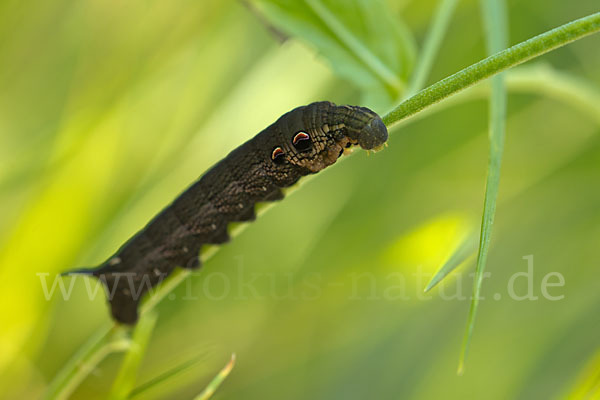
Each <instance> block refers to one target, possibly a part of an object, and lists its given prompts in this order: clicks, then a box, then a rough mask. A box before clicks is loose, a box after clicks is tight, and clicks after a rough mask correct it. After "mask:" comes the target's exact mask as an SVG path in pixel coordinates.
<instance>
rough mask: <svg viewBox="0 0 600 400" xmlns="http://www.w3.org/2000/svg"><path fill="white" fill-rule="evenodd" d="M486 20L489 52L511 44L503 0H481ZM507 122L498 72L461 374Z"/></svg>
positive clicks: (488, 238) (489, 233)
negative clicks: (477, 250)
mask: <svg viewBox="0 0 600 400" xmlns="http://www.w3.org/2000/svg"><path fill="white" fill-rule="evenodd" d="M481 4H482V9H483V20H484V22H485V24H484V26H485V27H486V31H487V35H486V37H487V47H488V52H489V53H495V52H498V51H500V50H501V49H503V48H505V47H506V45H507V43H508V33H507V26H508V24H507V16H506V9H505V7H506V5H505V4H504V0H482V1H481ZM505 125H506V86H505V84H504V77H503V75H497V76H495V77H494V78H493V79H492V93H491V97H490V131H489V136H490V137H489V139H490V154H489V164H488V174H487V182H486V186H485V199H484V204H483V217H482V222H481V235H480V239H479V253H478V255H477V266H476V268H475V278H474V282H473V298H472V299H471V307H470V310H469V317H468V321H467V327H466V331H465V335H464V337H463V344H462V349H461V352H460V361H459V364H458V373H459V374H462V373H463V371H464V367H465V360H466V357H467V354H468V352H469V344H470V342H471V337H472V335H473V326H474V324H475V316H476V315H477V307H478V305H479V294H480V293H481V284H482V282H483V273H484V271H485V266H486V261H487V255H488V250H489V247H490V241H491V237H492V226H493V224H494V215H495V213H496V201H497V199H498V188H499V186H500V166H501V163H502V153H503V150H504V133H505Z"/></svg>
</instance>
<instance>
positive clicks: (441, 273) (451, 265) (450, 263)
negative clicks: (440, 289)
mask: <svg viewBox="0 0 600 400" xmlns="http://www.w3.org/2000/svg"><path fill="white" fill-rule="evenodd" d="M476 250H477V241H476V240H475V237H474V236H473V235H467V236H466V237H465V238H464V240H463V241H462V242H461V243H460V244H459V245H458V246H457V247H456V249H455V250H454V252H453V253H452V254H451V255H450V257H448V260H446V262H445V263H444V265H442V267H441V268H440V269H439V270H438V271H437V272H436V273H435V275H434V276H433V277H432V278H431V280H430V281H429V283H428V284H427V286H426V287H425V292H428V291H430V290H431V289H433V288H434V287H435V286H436V285H437V284H438V283H440V281H441V280H442V279H444V278H445V277H446V276H448V274H449V273H450V272H452V271H454V270H455V269H456V268H457V267H458V266H459V265H461V264H463V263H464V262H465V261H466V260H467V259H468V258H470V257H471V256H473V255H474V254H475V251H476Z"/></svg>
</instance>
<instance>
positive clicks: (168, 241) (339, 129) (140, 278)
mask: <svg viewBox="0 0 600 400" xmlns="http://www.w3.org/2000/svg"><path fill="white" fill-rule="evenodd" d="M325 127H327V129H325ZM330 127H331V129H330ZM306 132H311V133H312V137H311V135H309V134H308V133H306ZM387 138H388V132H387V129H386V127H385V125H384V124H383V121H382V120H381V118H380V117H379V116H378V115H377V114H376V113H374V112H373V111H371V110H369V109H368V108H364V107H357V106H336V105H335V104H333V103H330V102H327V101H323V102H318V103H312V104H309V105H307V106H302V107H298V108H295V109H293V110H292V111H290V112H288V113H286V114H284V115H282V116H281V117H280V118H279V119H278V120H277V121H276V122H275V123H273V124H272V125H270V126H268V127H267V128H265V129H264V130H263V131H262V132H260V133H259V134H257V135H256V136H255V137H254V138H252V139H250V140H249V141H247V142H246V143H244V144H242V145H241V146H239V147H238V148H237V149H235V150H233V151H232V152H231V153H229V155H227V156H226V157H225V158H224V159H223V160H221V161H220V162H218V163H217V164H215V165H214V166H213V167H212V168H211V169H209V170H208V171H207V172H206V173H205V174H204V175H202V176H201V178H200V179H199V180H198V181H196V182H195V183H194V184H193V185H192V186H190V187H189V188H188V189H187V190H186V191H185V192H183V193H182V194H181V195H180V196H179V197H177V198H176V199H175V201H173V202H172V203H171V204H170V205H169V206H168V207H166V208H165V209H164V210H162V211H161V212H160V213H159V214H158V215H157V216H156V217H154V218H153V219H152V220H151V221H150V222H149V223H148V224H147V225H146V226H145V227H144V228H143V229H142V230H141V231H139V232H138V233H136V234H135V235H133V236H132V237H131V239H129V240H128V241H127V242H126V243H125V244H124V245H123V246H121V247H120V248H119V249H118V250H117V251H116V252H115V254H113V255H112V256H111V257H109V258H108V259H107V261H105V262H103V263H102V264H100V265H99V266H98V267H97V268H94V269H79V270H74V271H70V272H67V273H65V274H69V273H80V274H88V275H92V276H95V277H96V278H98V279H100V280H101V281H102V283H103V284H104V285H106V287H107V292H108V293H109V294H110V296H109V299H108V302H109V304H110V307H111V312H112V316H113V318H115V319H116V320H117V321H118V322H121V323H125V324H133V323H135V322H136V321H137V319H138V304H139V301H140V299H141V297H142V296H143V295H144V294H145V293H146V292H147V291H149V290H150V289H152V288H153V287H155V286H156V285H158V284H159V283H160V282H162V280H163V279H164V278H166V277H167V276H168V275H169V274H171V273H172V272H173V270H174V269H175V268H177V267H182V268H189V269H195V268H199V267H200V266H201V259H200V257H199V254H200V249H201V248H202V247H203V246H210V245H220V244H223V243H225V242H227V241H229V239H230V238H229V234H228V227H229V224H232V223H237V222H249V221H252V220H254V219H255V217H256V215H255V213H254V206H255V205H256V204H257V203H262V202H269V201H277V200H280V199H282V198H283V196H284V194H283V190H282V189H284V188H286V187H289V186H292V185H293V184H295V183H296V182H297V181H298V180H299V179H300V178H301V177H303V176H305V175H308V174H311V173H316V172H319V171H321V170H322V169H324V168H326V167H328V166H329V165H331V164H333V163H335V162H336V160H337V159H338V158H339V157H340V156H341V155H342V154H343V151H339V152H338V151H337V149H340V148H341V149H343V148H344V147H346V146H348V145H351V144H358V145H359V146H361V147H362V148H363V149H366V150H371V149H375V148H378V147H380V146H382V145H383V144H384V143H385V142H386V141H387ZM290 139H291V143H292V146H289V147H288V146H285V151H284V148H283V147H282V144H283V143H290V142H289V141H290ZM313 143H319V148H318V150H317V149H316V148H314V150H313V151H307V150H309V149H312V148H313ZM334 149H335V150H334ZM332 150H333V151H332ZM269 151H270V157H271V160H268V158H267V157H264V154H265V153H267V152H269ZM263 152H265V153H263ZM286 152H287V153H288V154H287V156H286ZM260 154H263V156H262V157H261V156H260ZM267 154H269V153H267ZM265 159H266V160H265ZM286 160H287V161H286ZM284 161H286V162H284Z"/></svg>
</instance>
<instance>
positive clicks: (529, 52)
mask: <svg viewBox="0 0 600 400" xmlns="http://www.w3.org/2000/svg"><path fill="white" fill-rule="evenodd" d="M599 30H600V12H598V13H595V14H590V15H588V16H586V17H583V18H580V19H577V20H575V21H572V22H569V23H567V24H565V25H561V26H559V27H558V28H554V29H552V30H550V31H548V32H545V33H542V34H541V35H538V36H535V37H533V38H531V39H529V40H526V41H524V42H521V43H519V44H516V45H514V46H512V47H510V48H508V49H506V50H503V51H501V52H499V53H496V54H494V55H492V56H489V57H487V58H485V59H483V60H481V61H479V62H478V63H476V64H473V65H471V66H469V67H467V68H465V69H463V70H460V71H458V72H457V73H455V74H453V75H450V76H449V77H447V78H444V79H442V80H441V81H439V82H437V83H434V84H433V85H431V86H429V87H428V88H426V89H423V90H421V91H420V92H419V93H417V94H416V95H414V96H413V97H411V98H409V99H408V100H406V101H404V102H402V103H401V104H400V105H399V106H398V107H396V108H395V109H393V110H392V111H390V112H389V113H388V114H386V115H385V116H384V117H383V122H384V123H385V124H386V125H387V126H388V127H389V126H391V125H393V124H395V123H397V122H398V121H400V120H403V119H405V118H408V117H410V116H412V115H414V114H416V113H418V112H419V111H422V110H424V109H426V108H428V107H430V106H432V105H433V104H435V103H437V102H439V101H441V100H443V99H444V98H446V97H448V96H450V95H452V94H454V93H457V92H460V91H461V90H463V89H465V88H467V87H469V86H471V85H473V84H475V83H477V82H479V81H481V80H483V79H486V78H489V77H490V76H492V75H494V74H497V73H498V72H501V71H504V70H505V69H508V68H510V67H514V66H515V65H519V64H521V63H524V62H525V61H528V60H531V59H533V58H535V57H539V56H540V55H542V54H544V53H547V52H549V51H551V50H554V49H556V48H559V47H561V46H564V45H566V44H568V43H571V42H573V41H575V40H578V39H581V38H583V37H585V36H588V35H591V34H592V33H595V32H598V31H599Z"/></svg>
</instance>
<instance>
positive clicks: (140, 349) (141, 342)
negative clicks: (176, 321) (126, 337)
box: [108, 312, 157, 400]
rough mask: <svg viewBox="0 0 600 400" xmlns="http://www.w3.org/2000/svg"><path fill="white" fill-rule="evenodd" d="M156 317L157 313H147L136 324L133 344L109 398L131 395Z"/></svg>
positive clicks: (117, 399) (114, 399)
mask: <svg viewBox="0 0 600 400" xmlns="http://www.w3.org/2000/svg"><path fill="white" fill-rule="evenodd" d="M156 319H157V314H156V313H154V312H152V313H147V314H146V315H144V317H143V318H140V320H139V322H138V323H137V325H136V326H135V330H134V331H133V335H132V337H131V346H130V347H129V350H128V351H127V353H126V354H125V358H124V359H123V363H122V364H121V369H120V370H119V372H118V374H117V377H116V379H115V381H114V383H113V386H112V388H111V390H110V393H109V395H108V398H109V399H111V400H121V399H126V398H128V397H129V394H130V393H131V391H132V390H133V387H134V385H135V380H136V377H137V372H138V369H139V367H140V364H141V362H142V359H143V358H144V354H145V353H146V347H147V346H148V342H149V341H150V336H151V335H152V331H153V330H154V326H155V325H156Z"/></svg>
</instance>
